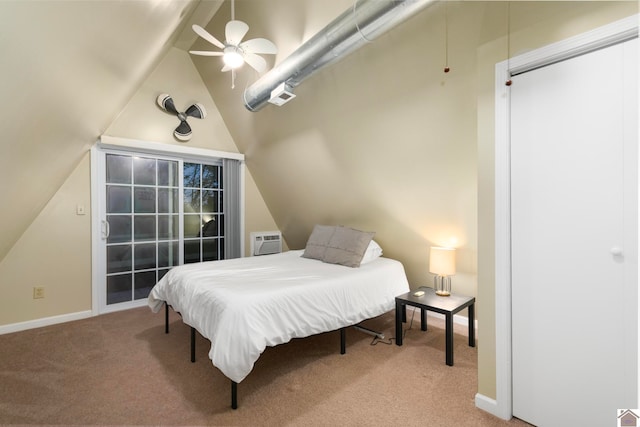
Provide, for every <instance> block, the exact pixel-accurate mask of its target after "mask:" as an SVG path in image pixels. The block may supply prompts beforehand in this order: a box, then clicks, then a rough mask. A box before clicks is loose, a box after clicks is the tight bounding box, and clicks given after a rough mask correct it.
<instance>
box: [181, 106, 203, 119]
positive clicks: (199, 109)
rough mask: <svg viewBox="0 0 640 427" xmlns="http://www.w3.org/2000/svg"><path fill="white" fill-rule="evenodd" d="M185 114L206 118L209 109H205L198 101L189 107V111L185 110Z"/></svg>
mask: <svg viewBox="0 0 640 427" xmlns="http://www.w3.org/2000/svg"><path fill="white" fill-rule="evenodd" d="M184 114H185V115H187V116H189V117H195V118H197V119H204V118H205V117H207V110H205V109H204V105H202V104H200V103H196V104H193V105H192V106H191V107H189V108H187V111H185V112H184Z"/></svg>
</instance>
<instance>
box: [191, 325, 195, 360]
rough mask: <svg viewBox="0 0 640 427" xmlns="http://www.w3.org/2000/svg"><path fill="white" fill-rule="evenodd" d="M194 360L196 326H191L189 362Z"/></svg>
mask: <svg viewBox="0 0 640 427" xmlns="http://www.w3.org/2000/svg"><path fill="white" fill-rule="evenodd" d="M195 361H196V328H194V327H193V326H192V327H191V363H194V362H195Z"/></svg>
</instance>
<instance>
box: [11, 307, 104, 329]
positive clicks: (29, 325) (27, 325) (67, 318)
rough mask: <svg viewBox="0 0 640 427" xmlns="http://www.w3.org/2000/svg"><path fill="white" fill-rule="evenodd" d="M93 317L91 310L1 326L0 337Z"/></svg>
mask: <svg viewBox="0 0 640 427" xmlns="http://www.w3.org/2000/svg"><path fill="white" fill-rule="evenodd" d="M91 316H93V312H92V311H91V310H87V311H79V312H77V313H69V314H61V315H59V316H51V317H43V318H42V319H35V320H28V321H26V322H19V323H11V324H9V325H0V335H4V334H11V333H13V332H20V331H26V330H27V329H35V328H42V327H43V326H50V325H57V324H58V323H65V322H71V321H74V320H80V319H86V318H87V317H91Z"/></svg>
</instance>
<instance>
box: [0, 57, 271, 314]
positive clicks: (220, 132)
mask: <svg viewBox="0 0 640 427" xmlns="http://www.w3.org/2000/svg"><path fill="white" fill-rule="evenodd" d="M160 93H169V94H171V95H172V96H173V98H174V101H175V102H176V107H177V108H178V109H182V108H186V107H187V106H188V105H190V104H191V103H193V102H201V103H202V104H204V106H205V108H206V109H207V113H208V115H207V118H206V119H204V120H196V119H189V123H190V124H191V126H192V128H193V133H194V135H193V138H192V139H191V141H189V142H188V143H186V145H188V146H191V147H198V148H208V149H212V150H219V151H228V152H234V153H237V152H238V149H237V147H236V146H235V144H234V142H233V140H232V138H231V136H230V134H229V132H228V130H227V128H226V126H225V124H224V122H223V120H222V117H221V116H220V114H219V112H218V109H217V107H216V105H215V103H214V102H213V100H212V99H211V96H210V95H209V94H208V92H207V90H206V88H205V87H204V84H203V83H202V81H201V79H200V76H199V75H198V73H197V71H196V70H195V67H194V65H193V63H192V62H191V60H190V57H189V54H188V53H185V52H184V51H181V50H179V49H175V48H172V49H171V50H170V51H169V52H168V54H167V55H166V56H165V57H164V58H163V60H162V61H161V62H160V64H159V65H158V67H157V68H156V69H155V70H154V71H153V72H152V73H151V75H150V76H149V77H148V78H147V79H146V81H145V82H144V83H143V84H142V86H141V87H140V88H139V90H138V91H137V92H136V93H135V95H134V96H133V97H132V98H131V100H130V101H129V103H128V104H127V105H126V107H125V108H124V109H123V110H122V112H121V113H120V114H119V116H118V117H117V119H116V120H115V121H114V122H113V123H112V124H111V125H110V126H109V127H108V129H107V130H106V131H105V134H107V135H110V136H117V137H123V138H130V139H139V140H147V141H155V142H161V143H167V144H176V145H179V144H183V143H180V142H178V141H177V140H175V139H174V138H173V130H174V129H175V127H176V126H177V125H178V119H177V118H176V117H175V116H172V115H169V114H167V113H165V112H164V111H162V110H161V109H160V108H158V106H157V105H156V103H155V100H156V97H157V96H158V95H159V94H160ZM245 192H246V200H245V205H246V206H245V208H246V211H247V215H246V218H245V229H246V233H247V239H246V245H245V246H246V248H247V250H248V247H249V246H248V234H249V232H251V231H261V230H274V229H277V227H276V225H275V223H274V221H273V219H272V217H271V214H270V213H269V210H268V209H267V207H266V205H265V203H264V201H263V200H262V197H261V195H260V192H259V191H258V190H257V188H256V185H255V182H254V180H253V178H252V176H251V174H250V173H249V172H247V174H246V177H245ZM77 205H82V206H84V208H85V211H86V214H85V215H77V214H76V207H77ZM90 207H91V188H90V156H89V154H88V153H85V154H84V156H83V157H82V159H81V161H80V163H79V164H78V165H77V167H76V168H75V169H74V170H73V172H72V173H71V175H70V176H69V177H68V178H67V179H66V181H65V183H64V184H63V186H62V187H60V189H59V190H58V191H57V192H56V193H55V195H54V196H53V198H52V199H51V200H50V201H49V202H48V204H47V205H46V206H45V208H44V209H43V210H42V212H41V213H40V214H39V215H38V216H37V218H36V220H35V221H33V222H32V224H31V225H30V226H29V227H28V228H27V230H26V232H25V233H23V235H22V236H21V237H20V238H19V239H18V241H17V243H16V244H15V245H14V246H13V247H12V248H11V250H10V251H9V252H8V254H7V256H5V257H4V259H2V261H0V326H2V325H11V324H15V323H19V322H26V321H31V320H35V319H41V318H45V317H51V316H59V315H69V314H74V313H79V312H84V311H88V310H91V308H92V307H91V209H90ZM34 286H44V288H45V298H44V299H37V300H36V299H33V287H34Z"/></svg>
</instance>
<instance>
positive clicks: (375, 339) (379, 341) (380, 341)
mask: <svg viewBox="0 0 640 427" xmlns="http://www.w3.org/2000/svg"><path fill="white" fill-rule="evenodd" d="M411 311H412V312H413V313H412V314H411V320H410V321H409V327H408V328H406V329H404V330H403V331H402V339H403V340H404V337H405V336H406V335H407V331H408V330H409V329H411V327H412V326H413V318H414V316H415V315H416V311H415V310H411ZM395 339H396V337H391V338H388V339H386V340H385V339H380V338H378V337H377V336H376V337H373V340H372V341H371V343H370V344H369V345H378V344H386V345H391V344H393V341H395Z"/></svg>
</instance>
